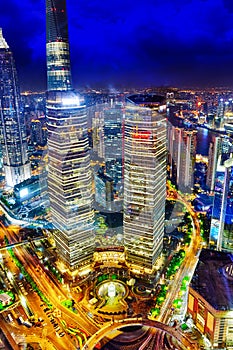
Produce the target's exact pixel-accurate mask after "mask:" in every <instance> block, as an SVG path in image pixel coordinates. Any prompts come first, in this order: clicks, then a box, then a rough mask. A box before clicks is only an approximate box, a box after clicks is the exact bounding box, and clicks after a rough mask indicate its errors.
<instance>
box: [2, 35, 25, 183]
mask: <svg viewBox="0 0 233 350" xmlns="http://www.w3.org/2000/svg"><path fill="white" fill-rule="evenodd" d="M24 125H25V123H24V117H23V114H22V110H21V98H20V92H19V85H18V81H17V74H16V68H15V63H14V59H13V55H12V52H11V50H10V49H9V46H8V44H7V43H6V41H5V39H4V37H3V35H2V29H0V130H1V131H0V133H1V134H0V138H1V146H2V156H3V167H4V172H5V179H6V184H7V185H8V186H11V187H13V186H14V185H16V184H18V183H20V182H22V181H24V180H26V179H28V178H29V177H30V176H31V167H30V163H29V161H28V155H27V139H26V133H25V129H24Z"/></svg>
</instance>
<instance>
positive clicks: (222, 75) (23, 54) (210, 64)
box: [0, 0, 233, 90]
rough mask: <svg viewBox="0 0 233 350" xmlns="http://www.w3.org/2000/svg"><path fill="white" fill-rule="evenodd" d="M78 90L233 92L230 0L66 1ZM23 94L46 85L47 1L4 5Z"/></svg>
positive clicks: (13, 0)
mask: <svg viewBox="0 0 233 350" xmlns="http://www.w3.org/2000/svg"><path fill="white" fill-rule="evenodd" d="M67 7H68V17H69V33H70V44H71V65H72V74H73V81H74V86H75V87H76V88H79V87H84V86H86V87H90V88H95V87H110V88H119V87H124V86H127V87H130V86H131V87H132V86H135V87H144V86H159V85H160V86H161V85H163V86H167V85H173V86H180V87H191V86H199V87H202V86H216V85H217V86H231V87H233V1H232V0H160V1H158V0H140V1H138V0H135V1H132V0H117V1H116V0H67ZM0 27H2V28H3V34H4V37H5V39H6V40H7V42H8V44H9V45H10V47H11V49H12V51H13V54H14V57H15V61H16V66H17V70H18V75H19V81H20V85H21V90H24V89H31V90H41V89H45V88H46V73H45V0H21V1H19V0H6V1H2V2H1V11H0Z"/></svg>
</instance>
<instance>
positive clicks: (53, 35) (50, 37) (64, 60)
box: [46, 0, 72, 91]
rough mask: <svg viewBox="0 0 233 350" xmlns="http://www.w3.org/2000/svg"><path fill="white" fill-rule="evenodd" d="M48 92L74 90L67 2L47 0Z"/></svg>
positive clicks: (63, 0) (64, 0)
mask: <svg viewBox="0 0 233 350" xmlns="http://www.w3.org/2000/svg"><path fill="white" fill-rule="evenodd" d="M46 25H47V28H46V42H47V44H46V54H47V82H48V86H47V90H48V91H51V90H52V91H54V90H60V91H66V90H72V85H71V71H70V49H69V38H68V23H67V14H66V0H46Z"/></svg>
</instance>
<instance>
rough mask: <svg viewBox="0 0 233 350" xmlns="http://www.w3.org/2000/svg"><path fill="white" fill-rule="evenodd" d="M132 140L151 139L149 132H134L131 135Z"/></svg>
mask: <svg viewBox="0 0 233 350" xmlns="http://www.w3.org/2000/svg"><path fill="white" fill-rule="evenodd" d="M132 137H133V139H139V140H148V139H149V138H150V137H151V132H150V131H140V132H134V133H133V134H132Z"/></svg>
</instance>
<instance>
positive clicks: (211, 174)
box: [206, 137, 221, 192]
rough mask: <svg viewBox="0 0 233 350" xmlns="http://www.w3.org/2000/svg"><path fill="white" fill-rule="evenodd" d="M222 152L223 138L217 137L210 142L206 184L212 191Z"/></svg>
mask: <svg viewBox="0 0 233 350" xmlns="http://www.w3.org/2000/svg"><path fill="white" fill-rule="evenodd" d="M220 154H221V138H220V137H216V138H215V139H214V141H212V142H210V146H209V154H208V169H207V175H206V185H207V186H208V187H209V189H210V191H211V192H213V190H214V182H215V172H216V167H217V162H218V158H219V155H220Z"/></svg>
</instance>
